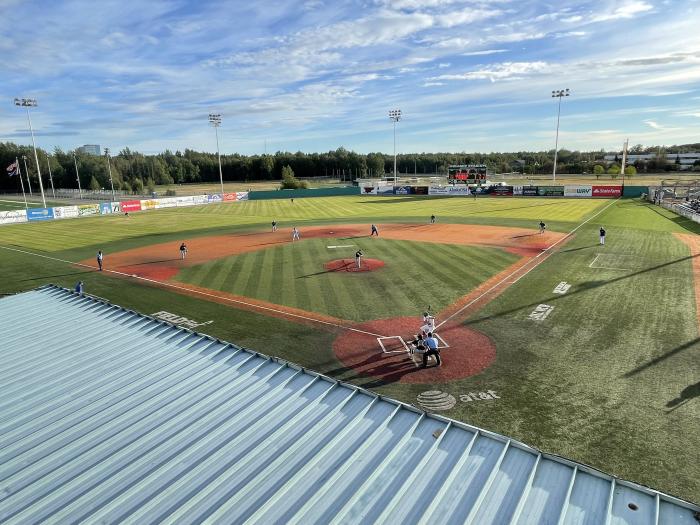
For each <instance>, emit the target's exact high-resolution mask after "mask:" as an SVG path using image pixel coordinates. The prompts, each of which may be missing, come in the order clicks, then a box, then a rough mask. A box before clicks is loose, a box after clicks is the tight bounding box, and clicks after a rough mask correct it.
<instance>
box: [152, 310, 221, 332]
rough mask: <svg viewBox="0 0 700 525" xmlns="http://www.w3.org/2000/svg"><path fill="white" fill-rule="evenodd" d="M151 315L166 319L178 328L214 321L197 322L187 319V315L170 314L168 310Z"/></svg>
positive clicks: (193, 326)
mask: <svg viewBox="0 0 700 525" xmlns="http://www.w3.org/2000/svg"><path fill="white" fill-rule="evenodd" d="M151 315H152V316H153V317H155V318H156V319H162V320H163V321H167V322H168V323H172V324H174V325H175V326H177V327H178V328H196V327H197V326H203V325H206V324H211V323H213V322H214V321H206V322H204V323H198V322H197V321H193V320H192V319H188V318H187V317H181V316H179V315H177V314H172V313H170V312H166V311H160V312H156V313H154V314H151Z"/></svg>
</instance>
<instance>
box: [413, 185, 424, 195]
mask: <svg viewBox="0 0 700 525" xmlns="http://www.w3.org/2000/svg"><path fill="white" fill-rule="evenodd" d="M411 193H412V194H415V195H427V194H428V187H427V186H411Z"/></svg>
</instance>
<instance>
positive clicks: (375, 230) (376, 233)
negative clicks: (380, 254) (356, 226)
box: [369, 224, 379, 237]
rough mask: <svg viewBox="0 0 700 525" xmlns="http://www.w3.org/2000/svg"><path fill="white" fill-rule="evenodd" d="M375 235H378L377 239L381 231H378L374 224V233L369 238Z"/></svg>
mask: <svg viewBox="0 0 700 525" xmlns="http://www.w3.org/2000/svg"><path fill="white" fill-rule="evenodd" d="M373 235H376V236H377V237H379V230H378V229H377V227H376V226H375V225H374V224H373V225H372V233H370V234H369V236H370V237H372V236H373Z"/></svg>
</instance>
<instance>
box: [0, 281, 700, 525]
mask: <svg viewBox="0 0 700 525" xmlns="http://www.w3.org/2000/svg"><path fill="white" fill-rule="evenodd" d="M0 334H1V336H0V337H1V342H2V345H1V348H0V381H1V382H0V521H2V522H3V523H22V524H25V523H38V522H43V521H47V520H49V521H55V522H78V521H80V522H89V523H115V522H128V523H139V524H142V523H156V522H157V523H168V522H170V523H175V522H177V523H198V522H202V521H203V520H206V521H207V522H211V523H243V522H249V523H282V522H285V523H304V524H307V523H370V522H377V523H402V524H403V523H431V524H432V523H476V524H488V523H494V524H502V523H513V524H531V523H559V524H573V523H595V524H599V523H608V524H611V525H617V524H623V523H625V524H627V523H630V524H631V523H634V524H647V523H648V524H657V523H672V524H674V525H676V524H688V525H697V521H696V520H695V519H694V518H693V513H694V511H697V510H698V508H697V507H694V506H692V505H690V504H688V503H684V502H682V501H680V500H677V499H675V498H672V497H669V496H666V495H664V494H660V493H658V492H655V491H652V490H649V489H647V488H644V487H641V486H639V485H635V484H632V483H629V482H624V481H621V480H616V479H613V478H612V477H610V476H607V475H604V474H602V473H600V472H598V471H596V470H594V469H591V468H589V467H586V466H583V465H579V464H576V463H573V462H571V461H567V460H563V459H561V458H557V457H553V456H548V455H546V454H542V453H540V452H539V451H537V450H535V449H533V448H530V447H527V446H526V445H523V444H522V443H518V442H516V441H513V440H510V439H508V438H507V437H504V436H500V435H497V434H493V433H491V432H487V431H484V430H481V429H478V428H475V427H471V426H468V425H465V424H462V423H458V422H456V421H452V420H449V419H446V418H443V417H439V416H434V415H429V414H426V413H424V412H422V411H420V410H418V409H416V408H414V407H412V406H409V405H405V404H402V403H399V402H397V401H393V400H390V399H386V398H383V397H379V396H377V395H375V394H373V393H371V392H369V391H366V390H363V389H360V388H357V387H354V386H352V385H348V384H343V383H338V382H336V381H334V380H332V379H330V378H327V377H324V376H321V375H318V374H316V373H313V372H310V371H308V370H304V369H301V368H299V367H296V366H294V365H291V364H289V363H286V362H284V361H281V360H277V359H273V358H269V357H266V356H263V355H260V354H257V353H254V352H251V351H249V350H245V349H242V348H239V347H236V346H235V345H232V344H228V343H225V342H221V341H218V340H215V339H212V338H209V337H206V336H202V335H199V334H196V333H193V332H190V331H187V330H182V329H179V328H175V327H173V326H172V325H169V324H167V323H164V322H161V321H157V320H154V319H152V318H149V317H144V316H142V315H139V314H137V313H135V312H132V311H128V310H125V309H122V308H119V307H116V306H113V305H110V304H107V303H105V302H102V301H99V300H96V299H93V298H88V297H81V296H78V295H76V294H73V293H72V292H70V291H68V290H63V289H60V288H55V287H45V288H41V289H39V290H35V291H33V292H28V293H24V294H20V295H16V296H11V297H7V298H4V299H2V300H0ZM630 504H632V506H633V507H636V510H633V509H632V508H631V507H630Z"/></svg>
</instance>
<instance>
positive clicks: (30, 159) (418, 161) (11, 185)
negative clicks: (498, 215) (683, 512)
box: [0, 142, 700, 193]
mask: <svg viewBox="0 0 700 525" xmlns="http://www.w3.org/2000/svg"><path fill="white" fill-rule="evenodd" d="M698 149H700V144H688V145H684V146H673V147H671V148H667V149H663V148H658V147H649V148H644V147H643V146H641V145H637V146H634V147H633V148H632V149H631V150H630V152H634V153H654V154H655V157H654V159H652V160H650V161H645V162H644V163H643V166H641V165H640V166H637V171H642V172H644V171H663V170H667V171H671V170H673V169H674V167H675V169H677V164H674V163H673V162H667V160H672V159H673V157H672V156H671V155H672V154H669V158H668V159H667V158H666V155H667V153H666V151H672V152H674V154H675V153H676V152H685V151H697V150H698ZM37 153H38V157H39V166H40V168H41V173H42V178H43V180H44V181H46V182H47V181H48V176H49V167H50V171H51V176H52V177H53V180H54V186H55V187H57V188H77V187H78V177H79V179H80V185H81V187H82V188H83V189H94V190H97V189H101V188H105V189H109V188H110V187H111V186H110V174H109V171H110V169H111V176H112V181H113V183H114V188H115V189H117V190H125V191H127V192H135V193H143V192H144V191H152V190H153V188H154V187H155V186H156V185H161V186H162V185H165V186H167V185H171V184H182V183H191V182H218V180H219V165H218V161H217V156H216V154H215V153H206V152H199V151H194V150H190V149H186V150H185V151H184V152H180V151H176V152H175V153H173V152H171V151H169V150H166V151H165V152H163V153H159V154H157V155H145V154H143V153H139V152H136V151H131V150H130V149H129V148H125V149H123V150H122V151H120V152H119V153H118V154H117V155H114V156H112V157H110V159H109V168H108V163H107V158H106V157H105V156H104V155H102V156H95V155H89V154H83V153H78V152H77V151H63V150H61V149H59V148H56V149H54V150H53V151H51V152H48V151H45V150H42V149H38V150H37ZM604 154H605V152H604V151H603V150H600V151H592V152H581V151H569V150H565V149H563V150H559V153H558V162H557V173H561V174H565V173H568V174H579V173H594V172H595V171H599V169H600V168H595V166H596V165H603V164H604V163H603V162H602V161H601V159H602V158H603V155H604ZM23 157H26V167H27V171H28V172H29V176H30V179H31V180H32V181H33V183H34V184H36V183H37V181H38V179H37V173H36V163H35V160H34V153H33V150H32V149H31V147H29V146H22V145H17V144H14V143H11V142H4V143H3V142H0V163H4V164H3V166H8V165H9V164H11V163H12V162H14V160H15V158H19V159H20V168H21V170H22V172H23V173H24V170H25V166H24V160H23ZM620 157H621V154H620ZM553 158H554V151H552V150H550V151H539V152H525V151H520V152H511V153H406V154H401V155H398V157H397V171H398V172H399V173H401V174H414V173H415V174H431V173H436V174H441V175H445V174H446V173H447V167H448V166H449V165H451V164H485V165H486V166H487V167H488V168H489V170H490V171H492V172H496V173H504V172H513V171H518V172H522V173H523V174H538V173H543V174H546V173H551V172H552V168H553ZM393 162H394V158H393V156H392V155H387V154H384V153H378V152H377V153H368V154H359V153H356V152H354V151H349V150H347V149H345V148H342V147H341V148H338V149H336V150H334V151H328V152H326V153H302V152H296V153H291V152H286V151H285V152H282V151H278V152H277V153H275V154H273V155H240V154H237V153H236V154H232V155H222V156H221V170H222V175H223V179H224V180H225V181H239V182H247V181H261V180H262V181H264V180H280V179H282V178H283V177H282V176H283V170H285V168H288V169H289V170H291V173H292V174H293V175H295V176H296V177H298V178H302V179H303V178H307V177H308V178H311V177H334V178H340V179H343V180H346V181H352V180H355V179H357V178H368V177H381V176H383V175H384V174H389V173H393ZM608 164H609V163H605V164H604V165H605V170H606V171H607V170H608V169H609V165H608ZM613 164H614V163H613ZM618 167H619V162H618ZM613 171H614V168H613ZM618 172H619V171H618ZM288 173H289V172H285V174H288ZM15 179H16V178H10V177H7V176H2V177H0V190H3V191H17V190H18V188H19V182H18V181H17V180H15ZM25 180H26V179H25Z"/></svg>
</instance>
